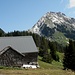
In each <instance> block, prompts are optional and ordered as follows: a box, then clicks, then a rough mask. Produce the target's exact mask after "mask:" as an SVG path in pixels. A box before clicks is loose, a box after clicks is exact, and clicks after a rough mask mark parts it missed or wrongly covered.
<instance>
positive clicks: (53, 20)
mask: <svg viewBox="0 0 75 75" xmlns="http://www.w3.org/2000/svg"><path fill="white" fill-rule="evenodd" d="M29 31H30V32H32V33H36V34H38V35H40V36H44V37H46V38H47V39H49V40H54V39H53V35H54V34H55V33H56V32H60V33H62V34H63V35H64V36H65V38H70V39H73V40H75V19H74V18H70V17H68V16H66V15H65V14H64V13H61V12H47V13H46V14H45V15H44V16H42V17H41V19H39V20H38V22H37V23H36V24H35V25H34V26H33V27H32V28H31V29H30V30H29Z"/></svg>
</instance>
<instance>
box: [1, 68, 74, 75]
mask: <svg viewBox="0 0 75 75" xmlns="http://www.w3.org/2000/svg"><path fill="white" fill-rule="evenodd" d="M0 75H75V73H74V72H72V71H64V70H61V69H60V70H54V69H33V70H24V69H23V70H3V69H0Z"/></svg>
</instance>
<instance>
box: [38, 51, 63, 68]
mask: <svg viewBox="0 0 75 75" xmlns="http://www.w3.org/2000/svg"><path fill="white" fill-rule="evenodd" d="M57 54H58V55H59V59H60V62H56V61H53V62H52V64H49V63H45V62H43V61H41V57H38V59H39V60H38V62H39V65H40V66H41V68H43V69H63V64H62V62H63V53H59V52H57Z"/></svg>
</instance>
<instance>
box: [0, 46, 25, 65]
mask: <svg viewBox="0 0 75 75" xmlns="http://www.w3.org/2000/svg"><path fill="white" fill-rule="evenodd" d="M1 53H2V54H1V55H0V65H1V66H21V65H22V64H23V61H24V56H23V55H21V54H20V53H19V52H17V51H16V50H14V49H13V48H11V47H6V48H4V49H3V50H2V51H1Z"/></svg>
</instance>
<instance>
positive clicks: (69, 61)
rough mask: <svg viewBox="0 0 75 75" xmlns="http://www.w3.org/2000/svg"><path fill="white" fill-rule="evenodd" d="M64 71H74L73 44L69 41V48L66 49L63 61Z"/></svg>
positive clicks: (74, 51)
mask: <svg viewBox="0 0 75 75" xmlns="http://www.w3.org/2000/svg"><path fill="white" fill-rule="evenodd" d="M63 66H64V69H72V70H75V43H74V41H72V40H69V46H68V47H66V49H65V53H64V60H63Z"/></svg>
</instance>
